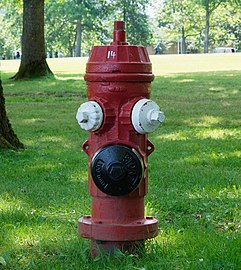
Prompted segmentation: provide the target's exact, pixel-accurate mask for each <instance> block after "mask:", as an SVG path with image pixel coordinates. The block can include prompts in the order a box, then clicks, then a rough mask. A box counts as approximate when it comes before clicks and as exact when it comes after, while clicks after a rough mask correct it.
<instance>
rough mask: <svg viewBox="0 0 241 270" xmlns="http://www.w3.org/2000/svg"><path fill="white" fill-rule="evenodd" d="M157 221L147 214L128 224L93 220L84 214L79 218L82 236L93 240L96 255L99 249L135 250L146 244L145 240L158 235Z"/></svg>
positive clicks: (94, 254)
mask: <svg viewBox="0 0 241 270" xmlns="http://www.w3.org/2000/svg"><path fill="white" fill-rule="evenodd" d="M157 222H158V221H157V219H155V218H153V217H151V216H147V217H144V218H143V219H140V220H136V221H133V222H131V223H127V224H113V223H112V224H107V223H105V222H103V221H96V222H93V221H92V218H91V216H84V217H82V218H80V219H79V222H78V231H79V235H80V236H82V237H85V238H90V239H91V240H92V256H96V255H97V254H98V253H99V250H103V251H107V252H113V251H114V250H115V249H119V250H121V251H130V252H135V251H137V250H139V249H140V247H141V245H144V240H146V239H149V238H153V237H155V236H157V234H158V225H157ZM141 243H142V244H141Z"/></svg>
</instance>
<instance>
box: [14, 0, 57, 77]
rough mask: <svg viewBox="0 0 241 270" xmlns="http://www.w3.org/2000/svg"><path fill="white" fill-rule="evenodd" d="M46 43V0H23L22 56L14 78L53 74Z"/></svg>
mask: <svg viewBox="0 0 241 270" xmlns="http://www.w3.org/2000/svg"><path fill="white" fill-rule="evenodd" d="M52 74H53V73H52V71H51V70H50V69H49V66H48V64H47V62H46V54H45V45H44V0H24V1H23V34H22V58H21V64H20V67H19V71H18V73H17V74H16V75H15V76H14V77H13V78H14V79H16V80H17V79H23V78H32V77H40V76H47V75H52Z"/></svg>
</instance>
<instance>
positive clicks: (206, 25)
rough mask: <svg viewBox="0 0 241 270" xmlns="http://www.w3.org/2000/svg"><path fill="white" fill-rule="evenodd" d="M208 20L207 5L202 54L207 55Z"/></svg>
mask: <svg viewBox="0 0 241 270" xmlns="http://www.w3.org/2000/svg"><path fill="white" fill-rule="evenodd" d="M209 20H210V10H209V5H207V6H206V24H205V31H204V53H208V46H209Z"/></svg>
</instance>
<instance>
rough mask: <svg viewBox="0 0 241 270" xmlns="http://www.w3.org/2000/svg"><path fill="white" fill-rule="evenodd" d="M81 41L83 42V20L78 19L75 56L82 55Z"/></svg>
mask: <svg viewBox="0 0 241 270" xmlns="http://www.w3.org/2000/svg"><path fill="white" fill-rule="evenodd" d="M81 43H82V27H81V22H80V20H78V22H77V26H76V46H75V56H76V57H80V56H81Z"/></svg>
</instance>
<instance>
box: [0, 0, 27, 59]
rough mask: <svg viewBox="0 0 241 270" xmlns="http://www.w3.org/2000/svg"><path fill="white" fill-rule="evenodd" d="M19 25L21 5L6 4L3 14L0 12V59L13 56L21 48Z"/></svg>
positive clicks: (20, 22)
mask: <svg viewBox="0 0 241 270" xmlns="http://www.w3.org/2000/svg"><path fill="white" fill-rule="evenodd" d="M0 9H1V6H0ZM21 26H22V13H21V6H19V5H14V6H11V7H10V4H8V5H6V6H5V9H4V12H3V14H0V59H1V58H2V57H4V58H6V59H11V58H13V57H14V56H15V55H16V51H17V50H19V49H20V48H21V34H22V27H21Z"/></svg>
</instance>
